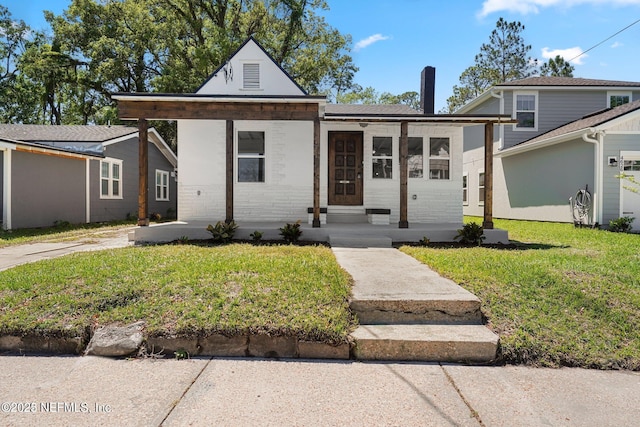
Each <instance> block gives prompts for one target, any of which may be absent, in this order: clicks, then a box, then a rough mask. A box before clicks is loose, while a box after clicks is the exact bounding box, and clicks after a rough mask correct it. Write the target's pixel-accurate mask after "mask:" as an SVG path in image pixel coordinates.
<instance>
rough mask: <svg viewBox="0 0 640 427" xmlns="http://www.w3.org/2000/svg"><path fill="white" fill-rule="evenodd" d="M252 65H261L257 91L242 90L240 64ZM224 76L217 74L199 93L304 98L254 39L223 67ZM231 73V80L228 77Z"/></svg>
mask: <svg viewBox="0 0 640 427" xmlns="http://www.w3.org/2000/svg"><path fill="white" fill-rule="evenodd" d="M245 63H252V64H259V66H260V88H258V89H251V90H248V89H244V88H243V78H242V77H243V76H242V70H243V64H245ZM226 67H227V76H226V78H225V74H224V70H221V71H219V72H218V73H217V74H214V75H213V76H211V78H210V79H209V80H208V81H207V82H206V83H205V84H204V85H203V86H202V87H201V88H200V89H199V90H198V92H197V93H199V94H213V95H247V96H254V95H258V96H260V95H282V96H288V95H294V96H295V95H304V93H303V92H302V90H301V89H300V88H299V87H298V86H297V85H296V84H295V83H294V82H293V81H292V80H291V79H290V78H283V74H284V73H283V72H282V70H281V69H280V67H278V65H276V64H275V63H274V62H273V61H272V60H271V58H269V57H268V56H267V55H266V54H265V53H264V51H263V50H262V49H261V48H260V47H259V46H258V45H257V44H256V43H255V41H253V40H249V41H248V42H247V44H245V45H244V46H243V48H242V49H240V50H239V51H238V52H237V53H236V55H235V56H233V57H232V58H231V59H230V60H229V62H228V63H227V64H226ZM229 70H231V73H232V75H231V77H230V76H229V74H228V73H229Z"/></svg>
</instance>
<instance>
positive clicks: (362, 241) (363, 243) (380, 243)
mask: <svg viewBox="0 0 640 427" xmlns="http://www.w3.org/2000/svg"><path fill="white" fill-rule="evenodd" d="M392 244H393V242H392V240H391V238H390V237H384V236H381V237H371V236H358V235H349V234H348V233H343V234H340V235H335V234H330V235H329V245H331V247H332V248H391V246H392Z"/></svg>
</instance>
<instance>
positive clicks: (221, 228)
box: [207, 221, 238, 243]
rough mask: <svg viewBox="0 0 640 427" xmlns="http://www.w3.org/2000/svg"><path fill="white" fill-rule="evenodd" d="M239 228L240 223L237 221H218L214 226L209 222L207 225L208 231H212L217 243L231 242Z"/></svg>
mask: <svg viewBox="0 0 640 427" xmlns="http://www.w3.org/2000/svg"><path fill="white" fill-rule="evenodd" d="M237 228H238V224H236V222H235V221H231V222H230V223H228V224H227V223H226V222H222V221H218V222H216V225H215V226H213V225H211V224H209V226H208V227H207V231H208V232H209V233H211V236H212V240H213V241H214V242H217V243H229V242H230V241H231V239H233V235H234V234H235V232H236V229H237Z"/></svg>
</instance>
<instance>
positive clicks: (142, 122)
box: [120, 119, 149, 226]
mask: <svg viewBox="0 0 640 427" xmlns="http://www.w3.org/2000/svg"><path fill="white" fill-rule="evenodd" d="M148 131H149V125H148V123H147V120H146V119H139V120H138V225H139V226H148V225H149V204H148V201H149V142H148ZM120 173H122V171H120Z"/></svg>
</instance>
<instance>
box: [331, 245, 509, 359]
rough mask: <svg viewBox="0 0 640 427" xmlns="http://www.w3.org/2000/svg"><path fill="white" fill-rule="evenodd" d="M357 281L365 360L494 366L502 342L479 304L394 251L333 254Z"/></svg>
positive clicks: (359, 349) (355, 303)
mask: <svg viewBox="0 0 640 427" xmlns="http://www.w3.org/2000/svg"><path fill="white" fill-rule="evenodd" d="M333 252H334V254H335V255H336V258H337V260H338V262H339V263H340V265H341V266H342V267H343V268H344V269H345V270H347V271H348V272H349V273H350V274H351V276H352V277H353V279H354V286H353V292H352V293H353V296H352V301H351V304H350V306H351V309H352V310H353V311H354V312H355V314H356V315H357V316H358V320H359V322H360V325H361V326H360V327H359V328H358V329H357V330H356V331H355V332H354V333H353V334H352V337H353V338H354V340H355V342H356V347H355V356H356V358H358V359H361V360H412V361H429V362H441V361H448V362H465V361H468V362H475V363H477V362H490V361H492V360H493V359H495V356H496V351H497V346H498V336H497V335H495V334H494V333H493V332H491V331H490V330H489V329H487V328H486V327H485V326H484V325H482V313H481V311H480V300H479V299H478V298H477V297H476V296H475V295H473V294H472V293H471V292H469V291H467V290H465V289H463V288H462V287H460V286H459V285H457V284H456V283H454V282H453V281H451V280H448V279H445V278H443V277H441V276H440V275H438V274H437V273H435V272H434V271H432V270H431V269H429V268H428V267H427V266H425V265H424V264H421V263H420V262H418V261H417V260H415V259H414V258H412V257H410V256H408V255H405V254H403V253H402V252H400V251H398V250H395V249H391V248H367V249H361V248H335V247H334V248H333Z"/></svg>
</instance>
